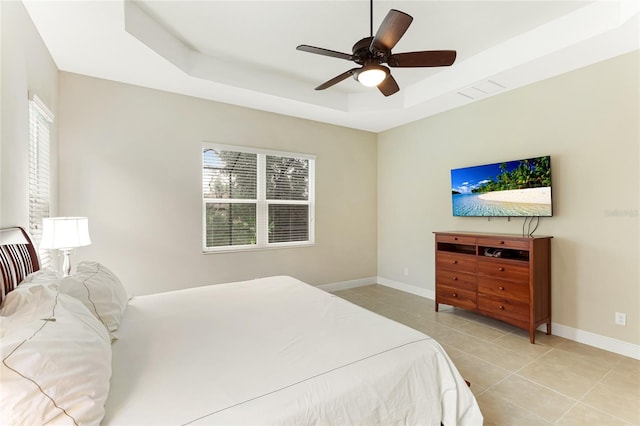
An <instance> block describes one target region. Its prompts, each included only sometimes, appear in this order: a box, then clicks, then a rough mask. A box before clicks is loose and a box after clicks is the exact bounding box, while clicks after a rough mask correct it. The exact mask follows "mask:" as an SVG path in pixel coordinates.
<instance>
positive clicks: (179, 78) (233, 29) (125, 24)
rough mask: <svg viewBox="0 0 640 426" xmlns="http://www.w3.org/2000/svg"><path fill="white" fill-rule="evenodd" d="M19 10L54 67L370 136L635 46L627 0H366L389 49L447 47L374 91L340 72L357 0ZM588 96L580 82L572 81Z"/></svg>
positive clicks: (52, 4) (361, 26) (361, 16)
mask: <svg viewBox="0 0 640 426" xmlns="http://www.w3.org/2000/svg"><path fill="white" fill-rule="evenodd" d="M24 3H25V6H26V8H27V10H28V12H29V14H30V15H31V18H32V19H33V22H34V23H35V25H36V27H37V29H38V31H39V33H40V34H41V36H42V39H43V40H44V42H45V44H46V45H47V47H48V49H49V51H50V52H51V55H52V57H53V59H54V61H55V62H56V64H57V66H58V68H59V69H60V70H63V71H69V72H74V73H79V74H85V75H89V76H94V77H99V78H105V79H109V80H114V81H119V82H124V83H131V84H135V85H140V86H145V87H151V88H156V89H161V90H166V91H170V92H175V93H181V94H186V95H191V96H197V97H201V98H205V99H212V100H216V101H220V102H226V103H230V104H235V105H242V106H246V107H250V108H256V109H261V110H266V111H272V112H276V113H281V114H287V115H291V116H296V117H301V118H307V119H311V120H317V121H322V122H327V123H332V124H337V125H341V126H346V127H352V128H356V129H362V130H368V131H373V132H380V131H383V130H386V129H389V128H393V127H396V126H399V125H401V124H405V123H408V122H411V121H414V120H418V119H420V118H423V117H426V116H429V115H432V114H436V113H438V112H441V111H445V110H447V109H451V108H455V107H458V106H461V105H465V104H468V103H470V102H474V101H476V100H478V99H482V98H483V97H487V96H491V95H494V94H496V93H501V92H504V91H507V90H511V89H514V88H517V87H520V86H523V85H526V84H530V83H532V82H535V81H539V80H542V79H545V78H548V77H551V76H553V75H557V74H561V73H563V72H567V71H570V70H573V69H576V68H579V67H583V66H586V65H589V64H592V63H595V62H598V61H601V60H604V59H608V58H610V57H614V56H617V55H620V54H624V53H626V52H629V51H632V50H636V49H638V48H639V45H640V32H639V29H638V28H639V26H638V21H639V18H638V16H639V12H638V11H639V8H640V7H639V4H640V2H638V1H637V0H606V1H577V0H553V1H543V0H529V1H520V0H511V1H504V0H502V1H500V0H498V1H484V0H471V1H459V0H440V1H429V0H427V1H418V0H413V1H374V3H373V15H374V18H373V26H374V28H373V31H374V33H375V31H376V29H377V27H378V25H379V24H380V22H381V21H382V19H383V18H384V16H385V15H386V14H387V12H388V11H389V9H392V8H393V9H398V10H401V11H403V12H406V13H408V14H410V15H411V16H413V18H414V20H413V23H412V24H411V26H410V27H409V29H408V31H407V32H406V33H405V35H404V37H403V38H402V39H401V40H400V42H399V43H398V44H397V45H396V47H395V48H394V49H393V52H394V53H400V52H408V51H415V50H438V49H451V50H456V51H457V52H458V56H457V59H456V62H455V63H454V64H453V65H452V66H451V67H443V68H414V69H408V68H392V69H391V72H392V74H393V76H394V77H395V79H396V80H397V82H398V84H399V85H400V92H398V93H396V94H395V95H392V96H390V97H384V96H383V95H382V94H380V93H379V91H378V90H377V89H376V88H364V87H363V86H361V85H360V84H359V83H358V82H356V81H355V80H353V79H351V78H349V79H347V80H345V81H343V82H341V83H339V84H337V85H335V86H333V87H331V88H329V89H327V90H324V91H315V90H313V89H314V87H316V86H317V85H319V84H320V83H322V82H324V81H326V80H329V79H330V78H332V77H335V76H336V75H338V74H340V73H342V72H344V71H346V70H348V69H350V68H352V67H354V66H355V65H354V64H353V63H352V62H349V61H345V60H342V59H336V58H330V57H325V56H320V55H313V54H310V53H305V52H300V51H297V50H296V46H297V45H299V44H310V45H313V46H317V47H323V48H326V49H331V50H336V51H340V52H345V53H351V47H352V45H353V44H354V43H355V42H356V41H358V40H359V39H361V38H364V37H367V36H369V35H370V18H369V0H356V1H343V0H332V1H309V0H290V1H242V0H240V1H239V0H235V1H217V0H209V1H121V0H112V1H88V0H87V1H41V0H38V1H35V0H24ZM585 90H588V88H585Z"/></svg>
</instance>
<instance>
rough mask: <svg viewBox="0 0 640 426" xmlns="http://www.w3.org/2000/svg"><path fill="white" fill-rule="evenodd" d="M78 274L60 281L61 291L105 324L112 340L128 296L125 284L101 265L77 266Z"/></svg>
mask: <svg viewBox="0 0 640 426" xmlns="http://www.w3.org/2000/svg"><path fill="white" fill-rule="evenodd" d="M76 271H77V272H76V273H75V274H73V275H71V276H69V277H65V278H63V279H62V280H61V281H60V284H59V287H58V288H59V289H60V292H62V293H65V294H69V295H71V296H73V297H75V298H76V299H79V300H80V301H81V302H82V303H84V305H85V306H86V307H87V308H89V311H91V313H93V314H94V315H95V316H96V318H98V319H99V320H100V322H102V323H103V324H104V325H105V327H107V330H108V331H109V334H110V335H111V338H112V339H116V338H117V331H118V327H119V326H120V319H121V318H122V314H123V313H124V311H125V309H126V308H127V302H128V301H129V297H128V296H127V291H126V290H125V288H124V287H123V286H122V283H121V282H120V280H119V279H118V277H116V276H115V275H114V273H113V272H111V271H110V270H109V269H107V268H106V267H105V266H104V265H101V264H100V263H98V262H87V261H83V262H80V263H78V266H77V267H76Z"/></svg>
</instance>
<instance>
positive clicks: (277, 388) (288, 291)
mask: <svg viewBox="0 0 640 426" xmlns="http://www.w3.org/2000/svg"><path fill="white" fill-rule="evenodd" d="M441 421H442V422H443V423H444V424H445V425H448V426H449V425H480V424H482V415H481V414H480V410H479V408H478V406H477V403H476V401H475V399H474V397H473V395H472V393H471V392H470V390H469V388H468V387H467V386H466V384H465V382H464V380H463V379H462V378H461V377H460V375H459V373H458V371H457V370H456V368H455V367H454V365H453V363H452V362H451V360H450V359H449V357H448V356H447V355H446V353H445V352H444V350H443V349H442V348H441V346H440V345H439V344H438V343H437V342H436V341H434V340H433V339H431V338H430V337H428V336H426V335H425V334H423V333H420V332H418V331H416V330H413V329H411V328H409V327H406V326H404V325H402V324H398V323H396V322H394V321H391V320H388V319H386V318H384V317H381V316H379V315H377V314H374V313H372V312H370V311H367V310H365V309H362V308H360V307H358V306H356V305H353V304H351V303H349V302H347V301H345V300H343V299H341V298H339V297H337V296H334V295H332V294H330V293H326V292H324V291H322V290H319V289H317V288H314V287H312V286H310V285H307V284H305V283H302V282H301V281H298V280H296V279H294V278H291V277H271V278H264V279H257V280H253V281H245V282H238V283H230V284H220V285H212V286H207V287H196V288H192V289H188V290H179V291H174V292H168V293H161V294H155V295H149V296H141V297H136V298H134V299H132V300H131V301H130V303H129V306H128V307H127V311H126V312H125V316H124V318H123V321H122V324H121V327H120V331H119V339H118V340H117V341H115V342H114V344H113V375H112V378H111V390H110V394H109V399H108V400H107V404H106V416H105V419H104V421H103V424H104V425H144V424H148V425H165V424H166V425H169V424H170V425H178V424H194V425H205V424H225V425H231V424H242V425H250V424H260V425H268V424H272V425H276V424H277V425H303V424H304V425H308V424H321V425H327V424H343V425H346V424H359V425H363V424H384V425H390V424H412V425H418V424H425V425H439V424H440V422H441Z"/></svg>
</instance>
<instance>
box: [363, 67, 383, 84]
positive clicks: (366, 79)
mask: <svg viewBox="0 0 640 426" xmlns="http://www.w3.org/2000/svg"><path fill="white" fill-rule="evenodd" d="M356 78H357V79H358V81H359V82H360V83H361V84H362V85H363V86H367V87H374V86H377V85H378V84H380V83H382V82H383V81H384V79H385V78H387V72H386V70H385V69H383V68H382V67H380V68H378V67H371V68H368V69H363V70H362V71H360V72H359V73H358V75H357V76H356Z"/></svg>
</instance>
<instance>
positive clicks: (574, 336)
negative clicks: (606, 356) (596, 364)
mask: <svg viewBox="0 0 640 426" xmlns="http://www.w3.org/2000/svg"><path fill="white" fill-rule="evenodd" d="M544 327H545V326H544V325H543V326H541V327H540V329H542V330H543V331H544V329H545V328H544ZM551 330H552V332H553V335H555V336H560V337H564V338H565V339H569V340H573V341H575V342H578V343H584V344H585V345H589V346H594V347H596V348H599V349H604V350H605V351H609V352H613V353H616V354H619V355H624V356H628V357H629V358H633V359H637V360H640V346H639V345H634V344H633V343H629V342H625V341H622V340H618V339H613V338H611V337H607V336H603V335H601V334H595V333H591V332H590V331H584V330H580V329H577V328H573V327H568V326H566V325H562V324H557V323H555V322H553V323H551Z"/></svg>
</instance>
